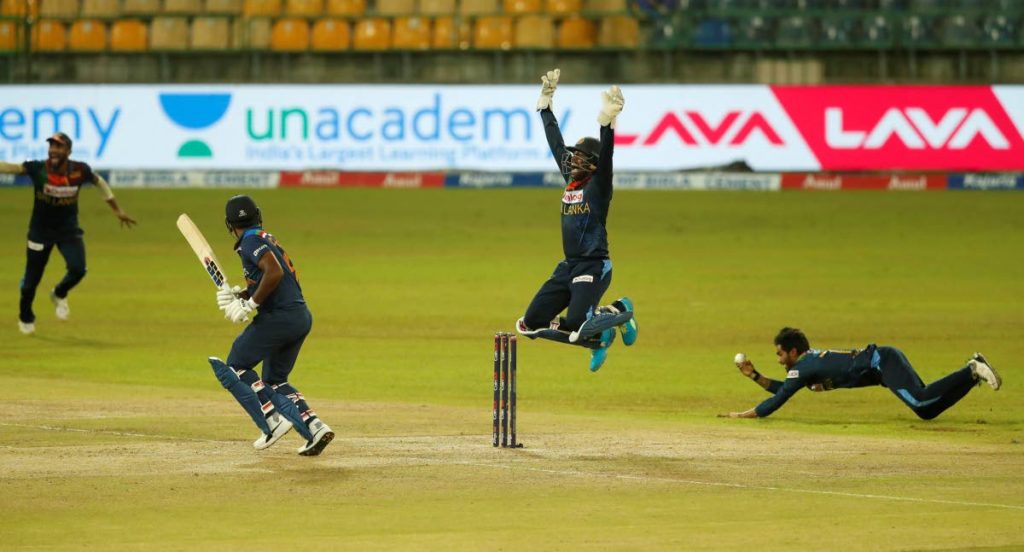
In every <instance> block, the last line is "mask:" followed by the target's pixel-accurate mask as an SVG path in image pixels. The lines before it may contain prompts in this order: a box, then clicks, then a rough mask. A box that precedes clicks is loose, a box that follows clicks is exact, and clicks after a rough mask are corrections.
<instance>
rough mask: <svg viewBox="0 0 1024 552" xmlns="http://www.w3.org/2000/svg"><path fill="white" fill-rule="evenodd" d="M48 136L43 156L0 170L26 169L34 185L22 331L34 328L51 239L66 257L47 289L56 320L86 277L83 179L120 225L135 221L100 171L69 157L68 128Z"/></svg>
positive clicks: (66, 310) (64, 317)
mask: <svg viewBox="0 0 1024 552" xmlns="http://www.w3.org/2000/svg"><path fill="white" fill-rule="evenodd" d="M46 141H47V142H49V143H50V149H49V152H48V157H47V159H46V160H45V161H25V162H24V163H22V164H20V165H19V164H15V163H0V173H5V174H27V175H28V177H29V178H30V179H31V180H32V186H33V188H35V204H34V205H33V207H32V218H31V220H30V221H29V225H28V249H26V251H25V253H26V255H25V256H26V261H25V276H24V277H23V278H22V280H21V304H20V313H19V314H18V329H19V330H21V333H23V334H25V335H29V334H32V333H35V331H36V324H35V322H36V315H35V313H34V312H33V311H32V302H33V301H35V298H36V287H38V286H39V281H40V280H42V279H43V271H44V270H45V269H46V263H47V262H48V261H49V260H50V253H51V252H52V251H53V246H55V245H56V246H57V250H58V251H60V254H61V256H63V257H64V262H65V264H66V265H67V273H65V274H64V278H63V279H61V281H60V283H59V284H57V287H55V288H53V290H52V291H51V292H50V301H52V302H53V305H54V307H56V315H57V319H58V320H67V319H68V316H70V314H71V308H70V307H69V306H68V292H70V291H71V289H72V288H74V287H75V286H76V285H78V283H79V282H81V281H82V278H84V277H85V241H84V240H82V234H84V231H83V230H82V229H81V227H79V226H78V192H79V190H80V189H81V187H82V185H83V184H87V183H89V182H92V183H93V184H95V185H96V187H97V188H99V189H100V190H101V191H102V192H103V197H104V199H106V201H107V205H110V208H111V209H112V210H113V211H114V215H116V216H117V218H118V220H120V221H121V226H127V227H128V228H131V227H132V225H133V224H135V219H133V218H132V217H130V216H128V215H127V214H125V212H124V211H122V210H121V208H120V207H118V205H117V200H115V199H114V193H113V192H111V191H110V186H109V185H107V181H106V180H104V179H103V177H102V176H100V175H98V174H96V173H94V172H92V169H91V168H90V167H89V165H87V164H85V163H82V162H80V161H72V160H70V159H68V156H69V155H71V138H69V137H68V135H67V134H64V133H63V132H58V133H56V134H54V135H53V136H51V137H49V138H47V139H46Z"/></svg>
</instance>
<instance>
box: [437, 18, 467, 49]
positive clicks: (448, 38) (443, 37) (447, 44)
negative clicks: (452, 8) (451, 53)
mask: <svg viewBox="0 0 1024 552" xmlns="http://www.w3.org/2000/svg"><path fill="white" fill-rule="evenodd" d="M472 34H473V32H472V27H471V26H470V24H469V20H468V19H466V18H459V22H458V23H456V22H455V18H453V17H437V18H435V19H434V34H433V38H431V40H430V44H431V46H432V47H433V48H434V49H435V50H451V49H454V48H460V49H463V50H465V49H467V48H469V42H470V38H471V36H472Z"/></svg>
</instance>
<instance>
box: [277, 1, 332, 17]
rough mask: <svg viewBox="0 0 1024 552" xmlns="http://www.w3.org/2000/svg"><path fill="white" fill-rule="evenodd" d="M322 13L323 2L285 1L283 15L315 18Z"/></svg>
mask: <svg viewBox="0 0 1024 552" xmlns="http://www.w3.org/2000/svg"><path fill="white" fill-rule="evenodd" d="M323 11H324V3H323V0H286V1H285V3H284V13H285V15H291V16H295V17H316V16H319V15H320V14H322V13H323Z"/></svg>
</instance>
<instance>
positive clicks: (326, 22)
mask: <svg viewBox="0 0 1024 552" xmlns="http://www.w3.org/2000/svg"><path fill="white" fill-rule="evenodd" d="M351 35H352V33H351V31H350V30H349V25H348V21H345V20H344V19H320V20H318V21H317V22H316V23H314V24H313V35H312V39H311V41H310V42H311V46H312V48H313V49H314V50H317V51H321V52H324V51H337V50H347V49H348V46H349V42H350V41H351V40H352V36H351Z"/></svg>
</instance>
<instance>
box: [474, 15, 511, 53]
mask: <svg viewBox="0 0 1024 552" xmlns="http://www.w3.org/2000/svg"><path fill="white" fill-rule="evenodd" d="M473 47H474V48H476V49H478V50H508V49H509V48H511V47H512V18H511V17H507V16H503V15H493V16H485V17H479V18H477V20H476V22H475V23H474V25H473Z"/></svg>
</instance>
